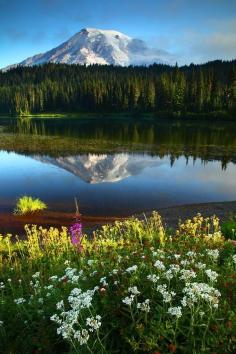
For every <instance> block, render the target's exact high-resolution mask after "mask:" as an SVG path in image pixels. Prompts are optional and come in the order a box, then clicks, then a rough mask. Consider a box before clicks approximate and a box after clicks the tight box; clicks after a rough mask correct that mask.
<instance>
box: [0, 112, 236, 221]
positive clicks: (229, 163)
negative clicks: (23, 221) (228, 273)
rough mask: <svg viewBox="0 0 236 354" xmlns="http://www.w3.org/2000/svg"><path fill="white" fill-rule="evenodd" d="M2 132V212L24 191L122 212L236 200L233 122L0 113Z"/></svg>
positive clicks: (57, 205)
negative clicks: (33, 117)
mask: <svg viewBox="0 0 236 354" xmlns="http://www.w3.org/2000/svg"><path fill="white" fill-rule="evenodd" d="M0 134H1V139H0V162H1V167H0V168H1V174H0V211H4V210H5V211H12V209H13V207H14V205H15V201H16V199H17V198H18V197H19V196H22V195H23V194H28V195H32V196H35V197H39V198H41V199H42V200H44V201H45V202H46V203H47V204H48V205H49V208H51V210H62V211H71V212H73V210H74V202H73V200H74V197H77V198H78V199H79V202H80V207H81V211H82V213H83V214H86V215H117V216H118V215H129V214H132V213H135V212H142V211H145V210H151V209H158V208H161V207H168V206H172V205H180V204H186V203H200V202H211V201H226V200H228V201H229V200H236V188H235V187H236V164H235V162H236V125H235V123H230V122H227V123H222V122H214V124H213V123H211V122H209V121H208V122H203V121H201V122H194V121H186V122H183V121H171V120H166V121H165V120H161V121H153V120H150V121H146V120H144V121H142V120H138V119H134V118H133V119H129V120H125V119H120V120H118V119H117V120H115V119H112V120H109V119H103V120H100V119H69V118H68V119H41V120H40V119H38V120H27V121H22V122H19V121H16V120H9V119H1V120H0Z"/></svg>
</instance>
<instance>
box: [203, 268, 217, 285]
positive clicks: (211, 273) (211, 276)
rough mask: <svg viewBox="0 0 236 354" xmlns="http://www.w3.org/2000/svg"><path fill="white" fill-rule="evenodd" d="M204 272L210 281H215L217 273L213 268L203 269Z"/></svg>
mask: <svg viewBox="0 0 236 354" xmlns="http://www.w3.org/2000/svg"><path fill="white" fill-rule="evenodd" d="M205 273H206V275H207V276H208V278H209V279H210V281H212V282H214V281H216V279H217V277H218V273H216V272H215V271H214V270H211V269H207V270H205Z"/></svg>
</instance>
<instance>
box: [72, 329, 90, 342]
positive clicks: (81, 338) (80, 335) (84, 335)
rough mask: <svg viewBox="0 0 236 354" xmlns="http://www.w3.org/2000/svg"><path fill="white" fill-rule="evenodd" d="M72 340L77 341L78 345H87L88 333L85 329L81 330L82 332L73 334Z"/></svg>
mask: <svg viewBox="0 0 236 354" xmlns="http://www.w3.org/2000/svg"><path fill="white" fill-rule="evenodd" d="M74 338H75V339H77V340H78V342H79V344H80V345H83V344H87V342H88V340H89V332H88V331H87V329H82V331H77V332H75V334H74Z"/></svg>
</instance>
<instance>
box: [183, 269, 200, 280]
mask: <svg viewBox="0 0 236 354" xmlns="http://www.w3.org/2000/svg"><path fill="white" fill-rule="evenodd" d="M180 273H181V276H180V279H182V280H184V281H189V280H190V279H193V278H196V273H195V272H194V271H193V270H190V269H182V270H181V271H180Z"/></svg>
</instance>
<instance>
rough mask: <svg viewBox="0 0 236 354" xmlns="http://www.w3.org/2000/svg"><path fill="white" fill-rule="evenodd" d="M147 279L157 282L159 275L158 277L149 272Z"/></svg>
mask: <svg viewBox="0 0 236 354" xmlns="http://www.w3.org/2000/svg"><path fill="white" fill-rule="evenodd" d="M147 279H148V280H150V281H151V282H153V283H157V282H158V280H159V279H160V277H158V276H157V275H156V274H149V275H148V276H147Z"/></svg>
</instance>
